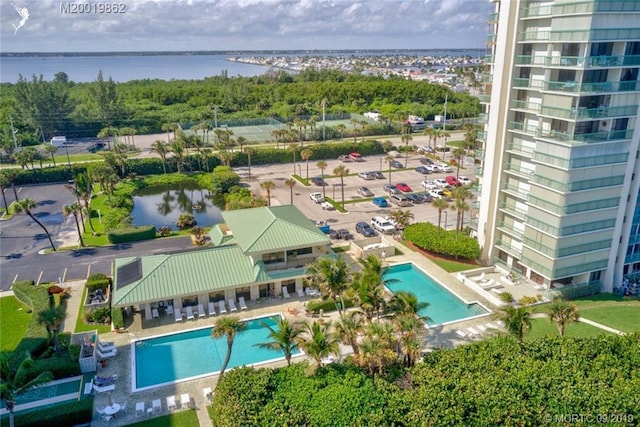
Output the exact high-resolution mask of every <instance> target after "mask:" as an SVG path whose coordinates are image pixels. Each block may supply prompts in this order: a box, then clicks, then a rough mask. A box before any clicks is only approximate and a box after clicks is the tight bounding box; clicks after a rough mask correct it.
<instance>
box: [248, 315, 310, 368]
mask: <svg viewBox="0 0 640 427" xmlns="http://www.w3.org/2000/svg"><path fill="white" fill-rule="evenodd" d="M261 323H262V326H265V327H266V328H267V329H269V335H268V337H269V338H270V339H271V341H268V342H263V343H258V344H254V345H255V346H256V347H260V348H268V349H271V350H276V351H277V350H279V351H282V352H283V353H284V358H285V359H286V360H287V366H289V365H291V354H292V353H293V350H294V349H295V347H296V342H297V341H298V337H300V335H301V334H302V332H303V331H304V329H303V327H302V324H300V323H298V322H293V323H289V320H287V318H286V317H280V316H278V317H276V325H275V326H276V327H275V328H273V327H272V326H270V325H267V324H266V323H264V322H261Z"/></svg>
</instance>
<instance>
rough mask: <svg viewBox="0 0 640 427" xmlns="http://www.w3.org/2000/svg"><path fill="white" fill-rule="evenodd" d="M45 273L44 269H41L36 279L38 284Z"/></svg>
mask: <svg viewBox="0 0 640 427" xmlns="http://www.w3.org/2000/svg"><path fill="white" fill-rule="evenodd" d="M43 274H44V271H42V270H40V275H39V276H38V280H36V285H39V284H40V280H41V279H42V275H43Z"/></svg>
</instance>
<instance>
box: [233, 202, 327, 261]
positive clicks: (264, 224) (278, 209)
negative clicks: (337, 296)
mask: <svg viewBox="0 0 640 427" xmlns="http://www.w3.org/2000/svg"><path fill="white" fill-rule="evenodd" d="M222 217H223V218H224V220H225V222H226V224H227V226H228V227H229V228H230V229H231V230H232V231H233V236H234V238H235V242H236V243H237V244H238V245H239V246H240V248H242V250H243V251H244V252H245V253H256V252H272V251H277V250H286V249H291V248H299V247H309V246H314V245H326V244H329V243H330V241H329V238H328V237H327V236H325V235H324V233H322V231H320V230H319V229H318V227H316V225H315V224H314V223H313V222H312V221H311V220H310V219H308V218H307V217H306V216H304V214H303V213H302V212H300V210H299V209H298V208H296V207H295V206H293V205H283V206H271V207H262V208H252V209H240V210H235V211H229V212H222Z"/></svg>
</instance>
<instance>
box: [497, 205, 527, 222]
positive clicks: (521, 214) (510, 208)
mask: <svg viewBox="0 0 640 427" xmlns="http://www.w3.org/2000/svg"><path fill="white" fill-rule="evenodd" d="M500 209H501V210H503V211H505V212H507V213H509V214H511V215H513V216H515V217H516V218H520V219H522V220H524V219H525V218H526V216H527V211H525V210H523V209H518V208H517V207H516V206H515V205H514V204H513V203H506V202H502V203H500Z"/></svg>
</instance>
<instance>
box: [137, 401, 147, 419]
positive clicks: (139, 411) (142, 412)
mask: <svg viewBox="0 0 640 427" xmlns="http://www.w3.org/2000/svg"><path fill="white" fill-rule="evenodd" d="M144 406H145V405H144V402H138V403H136V417H144V416H145V415H146V414H147V411H146V410H145V408H144Z"/></svg>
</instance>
